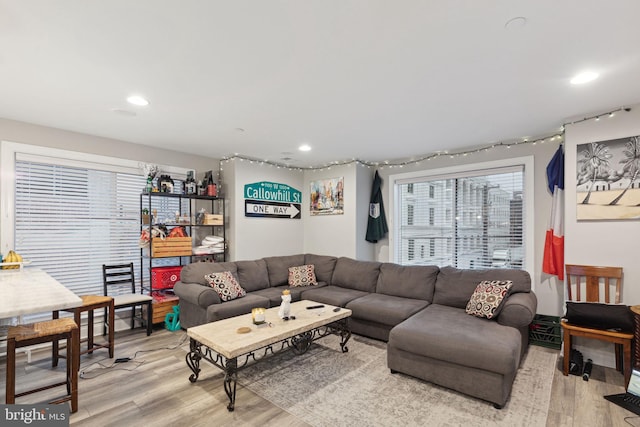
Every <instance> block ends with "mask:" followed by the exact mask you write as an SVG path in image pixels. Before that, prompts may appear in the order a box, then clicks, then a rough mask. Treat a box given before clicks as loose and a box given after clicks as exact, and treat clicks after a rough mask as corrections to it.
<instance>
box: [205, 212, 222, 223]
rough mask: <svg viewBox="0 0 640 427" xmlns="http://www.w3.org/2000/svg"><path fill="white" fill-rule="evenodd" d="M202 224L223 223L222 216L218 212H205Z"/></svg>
mask: <svg viewBox="0 0 640 427" xmlns="http://www.w3.org/2000/svg"><path fill="white" fill-rule="evenodd" d="M204 224H205V225H224V220H223V218H222V215H219V214H205V216H204Z"/></svg>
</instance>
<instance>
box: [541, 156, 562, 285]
mask: <svg viewBox="0 0 640 427" xmlns="http://www.w3.org/2000/svg"><path fill="white" fill-rule="evenodd" d="M547 184H548V186H549V191H550V192H551V193H552V194H553V205H552V208H551V218H550V221H549V227H548V228H547V235H546V238H545V241H544V257H543V260H542V272H544V273H547V274H551V275H554V276H558V279H560V280H564V152H563V150H562V145H560V147H558V151H556V154H554V155H553V158H552V159H551V161H550V162H549V164H548V165H547Z"/></svg>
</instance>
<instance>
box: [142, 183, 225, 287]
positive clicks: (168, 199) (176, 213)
mask: <svg viewBox="0 0 640 427" xmlns="http://www.w3.org/2000/svg"><path fill="white" fill-rule="evenodd" d="M143 209H145V210H146V212H148V217H147V218H148V223H145V220H144V219H143V214H142V212H143ZM201 209H204V210H205V211H206V212H207V213H208V214H217V215H222V219H223V221H222V223H221V224H204V223H200V221H199V219H200V217H199V215H198V214H199V212H200V210H201ZM140 213H141V217H140V218H141V220H140V231H141V232H142V231H143V230H145V229H149V228H150V227H152V226H153V225H157V224H164V225H165V226H166V228H167V229H168V231H169V232H170V231H171V230H172V229H173V228H174V227H183V228H184V229H185V231H186V233H187V235H188V236H189V237H191V254H189V255H180V256H178V255H169V256H166V255H158V254H157V253H156V254H154V253H153V246H154V245H153V244H151V242H150V244H149V247H148V248H142V249H140V291H141V293H151V292H152V291H154V292H156V290H155V289H152V283H151V281H152V280H151V278H152V269H153V268H155V267H163V266H164V267H167V266H183V265H187V264H190V263H192V262H195V261H214V262H223V261H225V260H226V252H227V246H226V244H227V242H226V235H225V224H224V220H225V218H226V215H225V200H224V198H220V197H211V196H200V195H196V194H175V193H160V192H151V193H142V194H140ZM201 219H204V218H201ZM208 235H215V236H219V237H222V239H223V241H224V251H223V252H221V253H215V254H207V255H194V254H193V248H194V247H195V246H198V245H200V243H201V242H202V240H203V239H204V238H205V237H206V236H208ZM169 239H170V238H169ZM165 241H166V240H165ZM159 291H164V292H166V291H170V289H164V290H159Z"/></svg>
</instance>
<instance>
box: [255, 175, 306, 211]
mask: <svg viewBox="0 0 640 427" xmlns="http://www.w3.org/2000/svg"><path fill="white" fill-rule="evenodd" d="M301 202H302V193H301V192H300V191H298V190H296V189H295V188H292V187H290V186H288V185H287V184H280V183H277V182H267V181H261V182H254V183H252V184H246V185H245V186H244V216H256V217H262V218H264V217H267V218H290V219H300V203H301Z"/></svg>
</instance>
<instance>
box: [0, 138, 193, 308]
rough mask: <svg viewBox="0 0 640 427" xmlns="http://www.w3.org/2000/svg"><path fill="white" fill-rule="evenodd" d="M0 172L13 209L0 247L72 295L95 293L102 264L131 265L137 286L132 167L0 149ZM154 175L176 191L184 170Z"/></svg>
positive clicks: (61, 153)
mask: <svg viewBox="0 0 640 427" xmlns="http://www.w3.org/2000/svg"><path fill="white" fill-rule="evenodd" d="M11 150H13V151H11ZM43 152H44V153H47V155H42V154H40V153H43ZM7 153H9V155H7ZM49 154H50V155H49ZM5 156H6V157H5ZM74 158H77V160H75V159H74ZM118 163H119V164H118ZM2 166H3V169H4V168H5V167H7V168H8V169H10V170H12V172H13V176H14V177H15V178H13V179H10V180H7V181H11V182H10V183H6V182H3V183H2V185H3V188H2V190H3V199H4V200H7V198H10V199H9V200H11V201H12V202H11V203H9V204H5V206H14V210H13V212H6V213H5V212H3V217H5V218H10V220H9V221H3V224H2V226H3V246H4V247H13V248H15V250H16V251H17V252H18V253H20V254H21V255H22V256H23V257H24V259H27V260H29V261H31V262H32V264H31V265H32V266H34V267H37V268H41V269H43V270H44V271H46V272H47V273H48V274H50V275H51V276H52V277H54V278H55V279H56V280H58V281H59V282H60V283H62V284H63V285H64V286H66V287H67V288H69V289H70V290H72V291H73V292H75V293H76V294H78V295H82V294H98V295H101V294H102V264H110V263H129V262H133V263H134V265H135V268H136V270H135V272H136V281H138V282H139V281H140V271H141V270H140V249H139V247H138V241H139V236H140V214H141V212H140V193H141V191H142V190H143V189H144V187H145V183H146V180H145V177H144V176H142V172H141V171H140V168H139V166H138V163H137V162H133V161H126V160H121V159H112V158H108V157H103V156H92V155H89V154H85V153H82V154H80V153H74V152H70V151H65V150H56V149H47V148H43V147H34V146H29V145H25V144H13V143H6V142H3V143H2ZM162 168H163V170H164V171H166V172H165V173H169V174H171V175H172V176H173V177H174V182H175V183H176V186H175V188H176V190H179V189H180V187H181V185H180V183H181V181H180V180H179V179H176V178H183V177H184V175H183V174H184V172H186V170H185V171H184V172H182V170H181V169H177V168H168V167H162ZM169 171H170V172H169ZM172 208H173V207H172ZM172 212H175V209H174V210H173V211H172ZM145 275H148V272H145ZM42 315H43V314H41V315H37V314H36V315H31V316H26V318H31V319H34V318H37V317H38V316H42ZM47 316H50V313H47Z"/></svg>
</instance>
